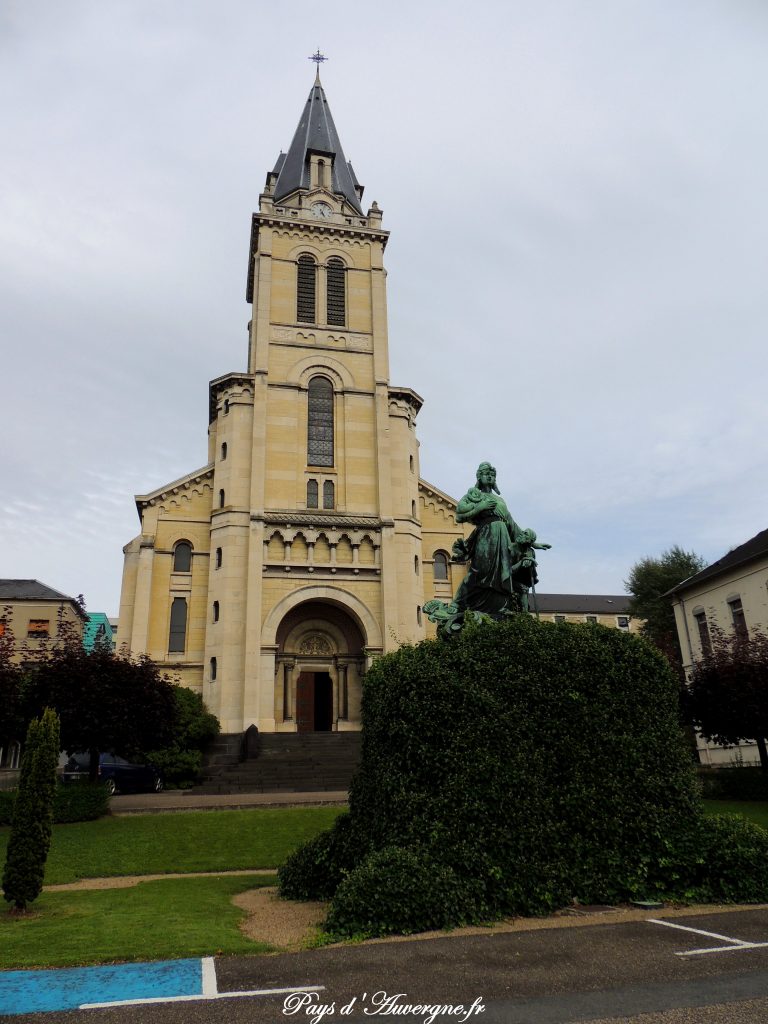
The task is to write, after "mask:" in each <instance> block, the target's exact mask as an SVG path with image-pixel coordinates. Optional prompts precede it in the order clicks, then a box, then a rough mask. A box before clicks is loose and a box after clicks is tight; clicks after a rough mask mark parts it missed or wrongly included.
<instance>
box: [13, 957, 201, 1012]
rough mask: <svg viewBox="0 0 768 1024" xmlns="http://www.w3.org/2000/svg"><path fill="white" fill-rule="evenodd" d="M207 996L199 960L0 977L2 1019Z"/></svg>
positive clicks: (19, 973)
mask: <svg viewBox="0 0 768 1024" xmlns="http://www.w3.org/2000/svg"><path fill="white" fill-rule="evenodd" d="M202 991H203V980H202V966H201V961H200V960H199V959H195V960H156V961H154V962H152V963H140V964H112V965H110V966H108V967H75V968H62V969H59V970H55V971H3V972H1V973H0V1014H12V1013H40V1012H44V1011H46V1010H49V1011H50V1010H76V1009H77V1008H78V1006H80V1005H81V1004H82V1003H111V1002H116V1001H118V1000H121V999H156V998H158V997H163V996H196V995H201V994H202Z"/></svg>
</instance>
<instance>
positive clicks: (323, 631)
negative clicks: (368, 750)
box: [275, 601, 365, 732]
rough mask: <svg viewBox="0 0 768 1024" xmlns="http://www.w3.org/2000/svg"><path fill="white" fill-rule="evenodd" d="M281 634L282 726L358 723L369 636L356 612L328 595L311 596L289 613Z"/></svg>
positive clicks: (312, 728)
mask: <svg viewBox="0 0 768 1024" xmlns="http://www.w3.org/2000/svg"><path fill="white" fill-rule="evenodd" d="M276 640H277V657H276V668H277V672H276V679H275V689H276V692H275V705H276V710H277V712H278V722H280V719H282V728H283V729H288V730H291V729H292V728H293V729H295V731H296V732H336V731H344V730H355V729H359V728H360V689H361V687H360V682H361V679H362V676H363V673H364V671H365V653H364V652H365V637H364V635H363V630H362V627H361V626H360V624H359V623H358V622H356V621H355V619H354V618H353V617H352V615H350V614H349V612H347V611H346V610H345V609H343V608H341V607H339V606H338V605H335V604H332V603H330V602H328V601H306V602H304V603H303V604H300V605H297V606H296V607H295V608H292V609H291V610H290V611H289V612H288V613H287V614H286V616H285V617H284V618H283V620H282V621H281V623H280V625H279V627H278V630H277V637H276ZM280 709H282V716H281V715H280ZM278 727H279V726H278Z"/></svg>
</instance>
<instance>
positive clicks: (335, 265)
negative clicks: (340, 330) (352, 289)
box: [325, 256, 347, 327]
mask: <svg viewBox="0 0 768 1024" xmlns="http://www.w3.org/2000/svg"><path fill="white" fill-rule="evenodd" d="M325 276H326V287H327V294H326V300H327V301H326V320H327V322H328V323H329V324H333V325H334V326H335V327H343V326H344V325H345V324H346V322H347V308H346V307H347V301H346V289H345V287H344V264H343V262H342V261H341V260H340V259H339V258H338V257H337V256H334V257H332V258H331V259H330V260H328V266H327V267H326V269H325Z"/></svg>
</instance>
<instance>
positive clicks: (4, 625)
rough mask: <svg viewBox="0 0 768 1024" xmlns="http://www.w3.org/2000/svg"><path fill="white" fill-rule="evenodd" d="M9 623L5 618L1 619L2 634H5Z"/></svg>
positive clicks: (0, 631) (0, 634)
mask: <svg viewBox="0 0 768 1024" xmlns="http://www.w3.org/2000/svg"><path fill="white" fill-rule="evenodd" d="M6 625H7V623H6V621H5V619H0V636H5V627H6Z"/></svg>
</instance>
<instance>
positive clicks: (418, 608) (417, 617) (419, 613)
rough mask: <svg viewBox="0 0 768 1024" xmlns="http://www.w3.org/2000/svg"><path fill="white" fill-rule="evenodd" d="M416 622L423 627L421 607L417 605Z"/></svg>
mask: <svg viewBox="0 0 768 1024" xmlns="http://www.w3.org/2000/svg"><path fill="white" fill-rule="evenodd" d="M416 622H417V623H418V624H419V625H421V605H418V604H417V605H416Z"/></svg>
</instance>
